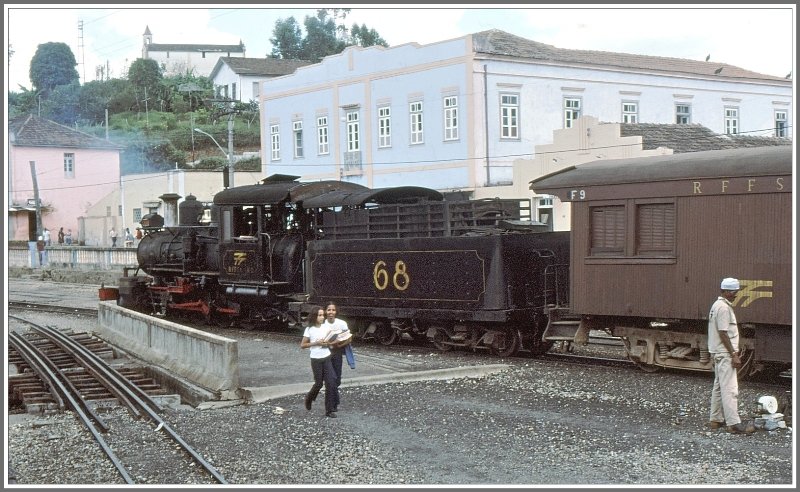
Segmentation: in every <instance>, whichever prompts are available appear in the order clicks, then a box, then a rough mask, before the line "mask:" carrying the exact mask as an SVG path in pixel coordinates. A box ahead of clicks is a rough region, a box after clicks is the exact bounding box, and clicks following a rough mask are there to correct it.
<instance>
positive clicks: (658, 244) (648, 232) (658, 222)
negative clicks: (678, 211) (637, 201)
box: [636, 203, 675, 255]
mask: <svg viewBox="0 0 800 492" xmlns="http://www.w3.org/2000/svg"><path fill="white" fill-rule="evenodd" d="M674 250H675V204H673V203H651V204H641V205H638V206H637V207H636V254H637V255H664V254H673V253H674Z"/></svg>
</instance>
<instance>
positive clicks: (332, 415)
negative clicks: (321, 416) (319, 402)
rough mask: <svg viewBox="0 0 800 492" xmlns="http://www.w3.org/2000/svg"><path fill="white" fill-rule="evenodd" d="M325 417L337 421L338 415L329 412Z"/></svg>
mask: <svg viewBox="0 0 800 492" xmlns="http://www.w3.org/2000/svg"><path fill="white" fill-rule="evenodd" d="M325 416H326V417H330V418H332V419H335V418H336V413H335V412H328V413H326V414H325Z"/></svg>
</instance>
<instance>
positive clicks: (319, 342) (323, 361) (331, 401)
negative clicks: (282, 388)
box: [300, 306, 339, 418]
mask: <svg viewBox="0 0 800 492" xmlns="http://www.w3.org/2000/svg"><path fill="white" fill-rule="evenodd" d="M323 323H325V310H324V309H322V308H321V307H320V306H313V307H312V308H311V311H310V312H309V314H308V322H307V324H306V329H305V332H304V333H303V339H302V340H301V341H300V348H304V349H306V348H307V349H310V356H311V372H312V373H313V374H314V385H313V386H312V387H311V389H310V390H309V392H308V394H307V395H306V399H305V405H306V410H311V404H312V403H313V402H314V400H316V399H317V395H318V394H319V391H320V389H322V385H323V383H324V384H325V416H326V417H331V418H335V417H336V411H335V408H336V402H337V401H338V400H339V396H338V393H339V390H338V388H337V387H336V372H335V371H334V370H333V363H332V362H331V351H330V348H329V346H330V342H328V341H326V337H327V336H328V335H330V329H328V328H326V327H325V326H324V325H323Z"/></svg>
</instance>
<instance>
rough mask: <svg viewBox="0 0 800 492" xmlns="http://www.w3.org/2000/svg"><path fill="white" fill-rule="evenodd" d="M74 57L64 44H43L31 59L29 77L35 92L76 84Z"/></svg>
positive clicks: (76, 63)
mask: <svg viewBox="0 0 800 492" xmlns="http://www.w3.org/2000/svg"><path fill="white" fill-rule="evenodd" d="M77 65H78V62H76V61H75V55H73V54H72V50H71V49H70V48H69V46H67V45H66V44H65V43H44V44H40V45H39V46H38V47H37V48H36V54H34V55H33V58H31V68H30V77H31V82H33V87H34V88H35V89H36V90H37V91H44V92H45V93H46V92H49V91H51V90H52V89H54V88H56V87H58V86H60V85H69V84H72V83H78V82H79V80H80V78H79V76H78V70H76V69H75V67H76V66H77Z"/></svg>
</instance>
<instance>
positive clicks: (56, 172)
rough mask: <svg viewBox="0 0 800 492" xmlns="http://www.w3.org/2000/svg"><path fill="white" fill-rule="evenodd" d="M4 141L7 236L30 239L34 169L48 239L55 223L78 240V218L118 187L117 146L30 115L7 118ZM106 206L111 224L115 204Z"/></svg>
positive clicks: (115, 213) (54, 237) (32, 234)
mask: <svg viewBox="0 0 800 492" xmlns="http://www.w3.org/2000/svg"><path fill="white" fill-rule="evenodd" d="M8 143H9V151H8V153H9V155H8V157H9V164H8V168H7V172H8V178H7V179H8V205H9V208H8V215H9V217H8V238H9V240H21V241H35V240H36V234H37V231H36V212H35V210H36V201H35V199H34V179H33V174H32V169H34V170H35V171H34V172H35V176H36V179H35V183H36V187H37V188H38V193H39V204H40V210H41V218H42V227H44V228H47V229H49V230H50V232H51V239H52V242H53V244H56V241H57V233H58V230H59V228H61V227H63V228H64V231H65V232H66V231H67V230H68V229H72V238H73V242H74V243H76V244H79V242H80V241H81V240H82V237H81V235H82V231H81V227H80V222H81V221H80V220H79V217H83V216H85V215H86V212H87V210H88V209H89V208H90V207H92V206H93V205H94V204H96V203H97V202H98V201H100V200H101V199H102V198H103V197H106V196H107V195H109V194H110V193H112V192H114V191H115V190H117V189H119V186H120V153H121V151H122V149H123V147H121V146H119V145H116V144H113V143H111V142H109V141H107V140H104V139H101V138H97V137H95V136H92V135H89V134H88V133H84V132H80V131H77V130H74V129H72V128H69V127H67V126H64V125H60V124H58V123H55V122H53V121H49V120H46V119H43V118H39V117H37V116H34V115H24V116H19V117H17V118H15V119H13V120H12V121H10V122H9V125H8ZM108 208H109V209H110V210H107V214H108V216H109V219H110V222H111V223H114V222H116V221H117V219H118V217H119V206H116V207H108Z"/></svg>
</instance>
